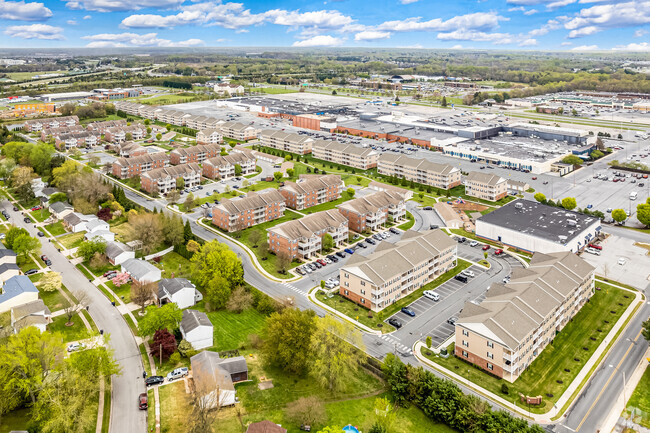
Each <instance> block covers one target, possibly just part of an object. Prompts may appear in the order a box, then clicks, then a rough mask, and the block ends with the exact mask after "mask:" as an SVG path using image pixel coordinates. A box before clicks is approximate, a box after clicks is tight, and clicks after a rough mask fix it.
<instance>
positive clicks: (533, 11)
mask: <svg viewBox="0 0 650 433" xmlns="http://www.w3.org/2000/svg"><path fill="white" fill-rule="evenodd" d="M537 12H539V11H538V10H537V9H530V10H528V11H526V12H524V15H534V14H536V13H537Z"/></svg>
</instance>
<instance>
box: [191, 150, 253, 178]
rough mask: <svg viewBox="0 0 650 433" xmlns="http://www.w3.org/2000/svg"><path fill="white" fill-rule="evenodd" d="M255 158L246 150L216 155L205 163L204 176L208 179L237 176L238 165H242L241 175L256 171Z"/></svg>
mask: <svg viewBox="0 0 650 433" xmlns="http://www.w3.org/2000/svg"><path fill="white" fill-rule="evenodd" d="M255 164H256V160H255V158H254V157H253V156H252V155H251V154H249V153H244V152H232V153H230V154H229V155H224V156H215V157H214V158H210V159H208V160H206V161H205V162H204V163H203V176H204V177H207V178H208V179H229V178H231V177H234V176H235V173H236V168H235V167H236V166H237V165H238V166H240V167H241V175H242V176H245V175H247V174H251V173H255Z"/></svg>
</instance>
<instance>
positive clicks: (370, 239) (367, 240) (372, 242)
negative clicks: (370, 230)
mask: <svg viewBox="0 0 650 433" xmlns="http://www.w3.org/2000/svg"><path fill="white" fill-rule="evenodd" d="M366 242H368V243H369V244H370V245H375V244H376V243H377V242H375V241H374V240H373V239H372V238H366Z"/></svg>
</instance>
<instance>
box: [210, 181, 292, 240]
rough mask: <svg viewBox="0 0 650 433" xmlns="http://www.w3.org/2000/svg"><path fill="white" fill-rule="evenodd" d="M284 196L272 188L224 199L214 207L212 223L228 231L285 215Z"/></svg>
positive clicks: (241, 228)
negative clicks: (240, 196)
mask: <svg viewBox="0 0 650 433" xmlns="http://www.w3.org/2000/svg"><path fill="white" fill-rule="evenodd" d="M284 208H285V204H284V197H283V196H282V194H280V193H279V192H278V191H277V190H275V189H271V190H268V191H263V192H260V193H257V192H253V191H251V192H249V193H248V194H247V195H246V197H243V198H238V199H224V200H222V201H221V203H220V204H218V205H216V206H215V207H213V208H212V224H214V225H216V226H217V227H219V228H220V229H222V230H225V231H227V232H234V231H239V230H243V229H245V228H247V227H252V226H254V225H257V224H261V223H263V222H267V221H273V220H275V219H278V218H280V217H282V216H284Z"/></svg>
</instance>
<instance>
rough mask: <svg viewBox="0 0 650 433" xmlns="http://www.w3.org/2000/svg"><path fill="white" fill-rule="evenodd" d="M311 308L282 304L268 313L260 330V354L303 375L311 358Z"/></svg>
mask: <svg viewBox="0 0 650 433" xmlns="http://www.w3.org/2000/svg"><path fill="white" fill-rule="evenodd" d="M314 318H315V313H314V312H313V311H312V310H304V311H301V310H298V309H297V308H285V309H283V310H282V311H280V312H275V313H272V314H271V315H270V316H269V317H268V318H267V319H266V324H265V326H264V331H263V336H264V338H263V341H264V343H263V345H262V350H261V353H262V357H263V358H264V361H265V362H267V363H269V364H270V365H273V366H276V367H280V368H282V369H283V370H285V371H287V372H289V373H292V374H296V375H303V374H305V373H306V372H307V366H308V364H309V363H310V362H311V354H310V341H311V336H312V335H313V333H314V330H315V329H316V323H315V320H314Z"/></svg>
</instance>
